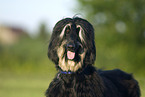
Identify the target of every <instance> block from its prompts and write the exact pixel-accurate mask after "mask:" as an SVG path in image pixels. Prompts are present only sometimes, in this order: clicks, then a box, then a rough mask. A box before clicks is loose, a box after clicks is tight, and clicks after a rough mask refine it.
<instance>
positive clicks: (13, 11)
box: [0, 0, 78, 34]
mask: <svg viewBox="0 0 145 97" xmlns="http://www.w3.org/2000/svg"><path fill="white" fill-rule="evenodd" d="M77 8H78V7H77V2H76V0H0V25H1V24H6V25H12V26H18V27H22V28H24V29H27V31H28V32H30V33H31V34H35V32H36V31H37V30H38V28H39V25H40V23H42V22H44V23H46V25H47V27H48V28H49V29H50V31H51V30H52V28H53V27H54V25H55V24H56V22H57V21H59V20H61V19H63V18H65V17H73V16H74V15H75V14H77V13H76V12H77Z"/></svg>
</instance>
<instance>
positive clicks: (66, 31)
mask: <svg viewBox="0 0 145 97" xmlns="http://www.w3.org/2000/svg"><path fill="white" fill-rule="evenodd" d="M69 32H70V27H69V26H68V27H66V29H65V33H66V34H69Z"/></svg>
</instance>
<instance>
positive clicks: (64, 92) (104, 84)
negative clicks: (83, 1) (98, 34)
mask: <svg viewBox="0 0 145 97" xmlns="http://www.w3.org/2000/svg"><path fill="white" fill-rule="evenodd" d="M67 24H69V25H68V26H66V25H67ZM70 25H71V26H70ZM63 29H64V33H63ZM79 31H80V32H79ZM82 37H83V38H82ZM63 43H64V44H63ZM62 44H63V45H62ZM70 44H71V45H70ZM68 45H70V46H69V47H68ZM60 47H62V48H61V49H60V50H62V53H60V54H63V55H61V56H60V55H59V51H58V49H59V48H60ZM70 48H71V50H70ZM68 51H72V52H74V53H75V57H74V58H73V59H71V60H70V59H69V58H68V57H67V52H68ZM60 52H61V51H60ZM48 57H49V58H50V59H51V60H52V61H53V62H54V63H55V65H56V68H57V70H58V73H57V74H56V77H55V78H54V79H53V81H52V82H51V83H50V85H49V88H48V89H47V91H46V97H140V89H139V86H138V82H137V81H136V80H135V79H134V78H133V77H132V75H131V74H127V73H125V72H123V71H121V70H119V69H116V70H110V71H102V70H96V68H95V67H94V66H93V64H94V61H95V59H96V50H95V42H94V29H93V27H92V25H91V24H90V23H89V22H88V21H87V20H85V19H81V18H78V17H75V18H66V19H63V20H61V21H59V22H58V23H57V24H56V25H55V27H54V29H53V33H52V36H51V40H50V44H49V47H48ZM61 58H62V59H63V58H64V59H65V62H61ZM68 62H74V63H75V65H74V66H72V68H71V67H70V66H69V65H71V64H67V63H68ZM61 63H65V65H64V64H61ZM78 63H80V64H81V65H80V66H79V67H75V66H76V65H78ZM60 64H61V65H60ZM62 71H63V72H62ZM64 72H65V73H64Z"/></svg>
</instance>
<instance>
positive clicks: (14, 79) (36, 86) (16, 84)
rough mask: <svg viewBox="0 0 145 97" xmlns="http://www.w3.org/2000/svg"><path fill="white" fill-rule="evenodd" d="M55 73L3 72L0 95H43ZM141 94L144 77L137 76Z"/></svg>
mask: <svg viewBox="0 0 145 97" xmlns="http://www.w3.org/2000/svg"><path fill="white" fill-rule="evenodd" d="M54 75H55V73H51V74H50V72H47V73H45V74H42V75H41V74H35V73H31V74H15V73H11V72H9V73H8V72H7V73H6V72H5V73H1V74H0V97H45V95H44V94H45V91H46V89H47V88H48V86H49V83H50V82H51V81H52V79H53V77H54ZM137 80H138V81H139V83H140V87H141V92H142V96H141V97H145V92H144V91H145V84H144V82H145V78H139V77H138V78H137Z"/></svg>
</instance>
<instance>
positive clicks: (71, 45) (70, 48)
mask: <svg viewBox="0 0 145 97" xmlns="http://www.w3.org/2000/svg"><path fill="white" fill-rule="evenodd" d="M66 47H67V49H68V50H74V49H75V44H73V43H68V44H67V45H66Z"/></svg>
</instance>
